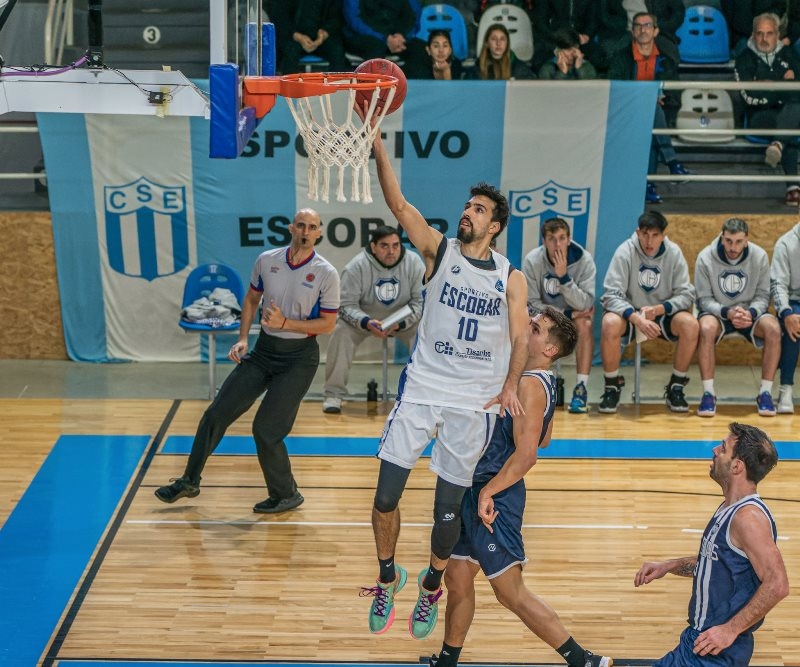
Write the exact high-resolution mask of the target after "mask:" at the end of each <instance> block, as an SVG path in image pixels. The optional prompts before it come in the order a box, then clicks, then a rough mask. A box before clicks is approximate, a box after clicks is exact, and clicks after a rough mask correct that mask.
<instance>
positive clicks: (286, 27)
mask: <svg viewBox="0 0 800 667" xmlns="http://www.w3.org/2000/svg"><path fill="white" fill-rule="evenodd" d="M267 12H268V14H269V17H270V20H271V21H272V22H273V23H274V24H275V33H276V41H277V46H278V49H277V51H278V62H279V69H280V71H281V72H282V73H283V74H292V73H294V72H302V71H303V69H304V67H303V65H302V64H301V63H300V59H301V58H302V57H303V56H306V55H311V54H313V55H315V56H319V57H320V58H324V59H325V60H327V61H328V62H329V63H330V65H329V66H328V71H331V72H345V71H347V70H348V69H350V67H349V66H348V63H347V60H346V59H345V57H344V44H343V42H342V3H341V1H340V0H268V2H267Z"/></svg>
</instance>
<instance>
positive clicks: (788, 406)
mask: <svg viewBox="0 0 800 667" xmlns="http://www.w3.org/2000/svg"><path fill="white" fill-rule="evenodd" d="M793 413H794V401H792V385H790V384H782V385H781V388H780V393H779V394H778V414H779V415H791V414H793Z"/></svg>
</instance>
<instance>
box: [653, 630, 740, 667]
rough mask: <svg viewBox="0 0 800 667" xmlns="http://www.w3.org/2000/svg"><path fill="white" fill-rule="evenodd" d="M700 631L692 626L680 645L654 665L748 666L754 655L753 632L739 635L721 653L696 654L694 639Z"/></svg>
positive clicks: (684, 633) (666, 666) (688, 666)
mask: <svg viewBox="0 0 800 667" xmlns="http://www.w3.org/2000/svg"><path fill="white" fill-rule="evenodd" d="M699 634H700V633H699V632H698V631H697V630H695V629H694V628H692V627H688V628H686V629H685V630H684V631H683V632H682V633H681V639H680V642H679V643H678V645H677V646H676V647H675V648H674V649H672V650H671V651H670V652H669V653H667V655H665V656H664V657H663V658H661V659H660V660H656V661H655V662H654V663H653V667H747V665H749V664H750V658H752V657H753V633H752V632H750V633H745V634H743V635H739V637H738V638H737V639H736V641H735V642H733V644H731V645H730V646H729V647H728V648H726V649H725V650H724V651H723V652H722V653H720V654H719V655H695V653H694V641H695V639H697V636H698V635H699Z"/></svg>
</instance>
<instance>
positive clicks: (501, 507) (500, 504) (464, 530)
mask: <svg viewBox="0 0 800 667" xmlns="http://www.w3.org/2000/svg"><path fill="white" fill-rule="evenodd" d="M485 485H486V482H483V483H478V484H473V485H472V487H471V488H469V489H467V492H466V493H465V494H464V499H463V500H462V501H461V536H460V537H459V539H458V543H457V544H456V546H455V548H454V549H453V553H452V555H451V558H457V559H461V560H470V561H472V562H473V563H477V564H478V565H480V566H481V569H482V570H483V573H484V574H485V575H486V577H487V578H489V579H492V578H494V577H497V576H499V575H501V574H503V572H505V571H506V570H508V569H509V568H511V567H513V566H514V565H517V564H519V565H521V566H524V565H525V563H526V562H527V559H526V558H525V545H524V544H523V542H522V515H523V514H524V512H525V496H526V491H525V482H524V480H519V481H518V482H517V483H516V484H513V485H512V486H510V487H508V488H507V489H505V490H504V491H501V492H500V493H498V494H497V495H496V496H495V497H494V508H495V510H497V511H498V512H499V514H498V516H497V519H495V521H494V523H493V524H492V528H493V529H494V532H493V533H490V532H489V530H488V529H487V528H486V526H484V525H483V522H482V521H481V520H480V519H479V518H478V494H479V493H480V491H481V489H482V488H483V487H484V486H485Z"/></svg>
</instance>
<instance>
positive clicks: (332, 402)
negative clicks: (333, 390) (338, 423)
mask: <svg viewBox="0 0 800 667" xmlns="http://www.w3.org/2000/svg"><path fill="white" fill-rule="evenodd" d="M322 411H323V412H326V413H328V414H329V415H338V414H339V413H340V412H341V411H342V399H341V398H336V397H335V396H328V397H327V398H326V399H325V400H324V401H322Z"/></svg>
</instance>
